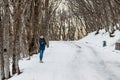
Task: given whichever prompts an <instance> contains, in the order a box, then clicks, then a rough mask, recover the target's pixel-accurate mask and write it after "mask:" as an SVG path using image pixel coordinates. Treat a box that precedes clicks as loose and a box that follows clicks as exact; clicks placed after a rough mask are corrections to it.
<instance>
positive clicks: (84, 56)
mask: <svg viewBox="0 0 120 80" xmlns="http://www.w3.org/2000/svg"><path fill="white" fill-rule="evenodd" d="M38 56H39V55H34V56H33V57H32V59H31V60H30V61H28V60H21V61H20V69H21V70H22V71H23V73H22V74H20V75H18V76H17V75H16V76H14V77H12V78H11V79H9V80H120V76H119V74H120V60H119V59H120V55H119V54H115V53H112V52H111V51H108V50H104V49H102V48H95V47H94V46H90V45H89V44H82V43H79V44H76V43H75V42H62V41H61V42H54V41H53V42H51V43H50V48H48V49H46V51H45V54H44V63H43V64H41V63H39V58H38Z"/></svg>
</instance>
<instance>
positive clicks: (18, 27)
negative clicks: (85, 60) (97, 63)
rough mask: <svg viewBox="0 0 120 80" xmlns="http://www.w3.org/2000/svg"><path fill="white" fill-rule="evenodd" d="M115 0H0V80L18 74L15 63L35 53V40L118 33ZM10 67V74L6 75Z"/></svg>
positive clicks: (119, 3) (119, 5)
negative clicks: (102, 32) (39, 38)
mask: <svg viewBox="0 0 120 80" xmlns="http://www.w3.org/2000/svg"><path fill="white" fill-rule="evenodd" d="M119 25H120V1H119V0H0V80H4V79H8V78H10V77H11V76H12V75H14V74H20V73H21V72H20V69H19V60H20V59H22V58H25V57H28V59H30V56H32V55H33V54H36V53H38V47H39V45H38V37H39V35H40V34H43V35H44V36H45V39H46V42H47V46H48V47H49V40H78V39H80V38H82V37H84V36H86V35H87V34H88V33H90V32H93V31H96V34H98V33H99V30H100V29H103V28H104V29H105V30H106V31H107V32H109V33H110V36H113V35H112V34H113V33H114V31H115V30H120V27H119ZM10 67H11V68H12V72H10Z"/></svg>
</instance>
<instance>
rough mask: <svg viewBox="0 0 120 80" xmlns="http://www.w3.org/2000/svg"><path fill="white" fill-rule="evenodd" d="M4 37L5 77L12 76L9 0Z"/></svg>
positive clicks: (6, 8)
mask: <svg viewBox="0 0 120 80" xmlns="http://www.w3.org/2000/svg"><path fill="white" fill-rule="evenodd" d="M4 5H5V6H4V11H5V15H4V30H3V31H4V32H3V35H4V38H3V51H4V53H3V55H4V72H5V78H6V79H8V78H10V69H9V68H10V67H9V65H10V64H9V27H10V25H9V23H10V10H9V3H8V0H4Z"/></svg>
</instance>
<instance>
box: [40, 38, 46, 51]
mask: <svg viewBox="0 0 120 80" xmlns="http://www.w3.org/2000/svg"><path fill="white" fill-rule="evenodd" d="M39 45H40V47H39V49H40V50H45V45H46V41H45V39H44V38H43V39H42V38H39Z"/></svg>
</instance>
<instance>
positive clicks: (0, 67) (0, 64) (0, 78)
mask: <svg viewBox="0 0 120 80" xmlns="http://www.w3.org/2000/svg"><path fill="white" fill-rule="evenodd" d="M0 32H1V33H0V80H4V61H3V26H2V20H1V10H0Z"/></svg>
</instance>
